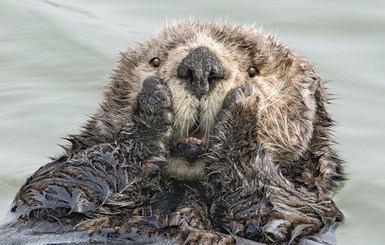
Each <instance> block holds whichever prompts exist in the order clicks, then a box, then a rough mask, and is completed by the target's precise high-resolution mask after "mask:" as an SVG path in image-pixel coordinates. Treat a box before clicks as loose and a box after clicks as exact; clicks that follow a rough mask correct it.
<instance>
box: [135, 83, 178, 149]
mask: <svg viewBox="0 0 385 245" xmlns="http://www.w3.org/2000/svg"><path fill="white" fill-rule="evenodd" d="M171 106H172V102H171V92H170V90H169V88H168V87H167V85H166V84H165V82H164V81H163V80H162V79H161V78H157V77H148V78H146V79H145V80H144V81H143V87H142V91H141V92H140V93H139V95H138V106H137V109H136V111H135V112H134V115H133V125H131V126H130V127H127V129H128V131H129V132H131V135H132V138H134V139H139V141H141V142H144V143H145V144H146V142H151V141H154V142H155V141H157V140H158V141H160V142H163V143H164V144H166V145H168V142H164V141H167V140H168V139H169V137H170V136H171V129H172V123H173V114H172V111H171Z"/></svg>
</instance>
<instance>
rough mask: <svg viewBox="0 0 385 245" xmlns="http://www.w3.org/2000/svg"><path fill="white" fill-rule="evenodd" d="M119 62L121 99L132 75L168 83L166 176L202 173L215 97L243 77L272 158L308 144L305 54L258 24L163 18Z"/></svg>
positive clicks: (310, 89)
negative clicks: (169, 22)
mask: <svg viewBox="0 0 385 245" xmlns="http://www.w3.org/2000/svg"><path fill="white" fill-rule="evenodd" d="M119 69H120V70H119V71H118V73H117V74H119V77H117V76H115V77H113V79H114V80H115V81H113V82H114V83H113V84H112V85H113V86H114V87H115V90H116V91H118V89H117V88H118V87H120V88H127V89H130V90H131V94H129V95H127V90H125V92H121V93H122V94H121V95H120V97H123V98H121V99H122V100H130V99H131V98H132V97H134V96H135V95H136V94H137V93H138V92H139V91H140V82H139V83H138V82H136V83H137V84H133V81H143V80H144V79H145V78H146V77H148V76H157V77H160V78H162V79H163V80H164V81H165V82H166V83H167V84H168V86H169V88H170V90H171V94H172V102H173V113H174V125H173V136H172V142H171V145H170V149H171V155H170V156H169V159H168V166H167V168H168V172H169V173H170V174H171V175H173V176H176V177H178V178H194V177H197V176H199V175H201V173H202V171H203V167H204V164H205V163H204V161H203V160H201V159H200V156H201V155H202V154H203V153H204V152H205V151H206V150H207V148H208V147H209V138H210V132H211V129H212V128H213V125H214V123H215V120H216V116H217V114H218V112H219V110H220V109H221V107H222V103H223V101H224V99H225V97H226V95H227V94H228V92H229V91H230V90H231V89H234V88H237V87H240V86H242V85H245V84H250V85H251V86H252V88H253V91H252V93H253V95H252V96H254V97H258V100H255V101H258V103H259V104H258V106H257V108H258V111H256V112H255V125H256V127H257V129H258V130H257V131H258V135H256V137H255V138H256V140H258V141H260V143H261V145H262V146H263V147H264V148H265V150H266V151H267V152H268V153H270V154H271V158H272V159H273V160H276V161H282V160H288V159H289V160H290V159H296V158H298V157H299V156H300V155H301V154H302V153H303V152H304V151H305V149H306V148H308V144H309V140H310V138H311V136H312V132H313V121H314V114H315V108H316V104H315V98H314V96H315V90H316V87H318V86H319V82H318V77H317V76H316V74H315V73H314V71H313V70H312V68H311V66H310V65H309V64H308V63H307V62H306V61H305V60H303V59H302V58H300V57H298V56H296V55H294V54H293V53H292V52H291V51H290V50H288V49H287V48H286V47H284V46H283V45H281V44H279V43H277V42H276V40H275V39H274V38H272V37H270V36H266V35H263V34H261V33H260V32H259V31H255V30H252V29H249V28H241V27H236V26H229V25H222V24H215V23H199V22H197V23H182V24H178V25H173V26H168V27H166V28H165V29H164V30H163V31H162V32H161V33H160V34H159V35H158V36H157V37H155V38H153V39H150V40H148V41H147V42H145V43H143V44H142V45H140V46H139V47H137V48H136V49H134V50H132V51H130V52H128V53H124V54H123V59H122V60H121V63H120V67H119ZM119 91H120V90H119ZM135 91H136V92H135ZM115 97H116V96H115ZM118 97H119V96H118ZM256 103H257V102H256ZM124 110H125V109H124V108H122V110H121V111H120V112H122V111H124ZM127 114H128V113H127Z"/></svg>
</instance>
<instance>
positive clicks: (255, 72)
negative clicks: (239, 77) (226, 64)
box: [247, 66, 259, 77]
mask: <svg viewBox="0 0 385 245" xmlns="http://www.w3.org/2000/svg"><path fill="white" fill-rule="evenodd" d="M247 73H248V74H249V77H255V76H258V75H259V70H258V69H257V68H255V67H254V66H250V67H249V69H247Z"/></svg>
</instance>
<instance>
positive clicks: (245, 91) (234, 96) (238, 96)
mask: <svg viewBox="0 0 385 245" xmlns="http://www.w3.org/2000/svg"><path fill="white" fill-rule="evenodd" d="M251 89H252V88H251V86H248V85H245V86H242V87H238V88H235V89H232V90H230V92H229V93H228V94H227V95H226V97H225V100H224V101H223V105H222V109H229V108H230V107H231V106H233V105H234V104H238V103H241V102H243V101H244V100H245V99H246V98H247V97H248V96H250V94H251Z"/></svg>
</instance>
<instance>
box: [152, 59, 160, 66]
mask: <svg viewBox="0 0 385 245" xmlns="http://www.w3.org/2000/svg"><path fill="white" fill-rule="evenodd" d="M150 64H151V65H152V66H153V67H159V66H160V59H159V58H158V57H154V58H152V59H151V60H150Z"/></svg>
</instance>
